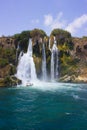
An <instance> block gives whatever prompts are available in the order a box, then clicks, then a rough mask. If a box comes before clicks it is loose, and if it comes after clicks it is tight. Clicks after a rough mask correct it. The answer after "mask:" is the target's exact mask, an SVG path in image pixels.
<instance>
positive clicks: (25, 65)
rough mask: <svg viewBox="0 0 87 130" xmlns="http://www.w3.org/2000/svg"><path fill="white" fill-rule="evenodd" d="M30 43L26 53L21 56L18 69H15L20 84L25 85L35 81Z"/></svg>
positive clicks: (30, 42)
mask: <svg viewBox="0 0 87 130" xmlns="http://www.w3.org/2000/svg"><path fill="white" fill-rule="evenodd" d="M32 53H33V52H32V41H31V39H30V40H29V45H28V49H27V53H24V54H23V56H21V58H20V60H19V63H18V67H17V74H16V76H17V78H19V79H20V80H22V83H23V84H24V83H26V82H27V81H29V82H31V81H35V80H37V75H36V69H35V64H34V61H33V57H32Z"/></svg>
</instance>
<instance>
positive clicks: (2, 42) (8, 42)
mask: <svg viewBox="0 0 87 130" xmlns="http://www.w3.org/2000/svg"><path fill="white" fill-rule="evenodd" d="M0 47H2V48H15V45H14V38H13V37H5V36H3V37H0Z"/></svg>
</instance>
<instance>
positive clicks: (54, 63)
mask: <svg viewBox="0 0 87 130" xmlns="http://www.w3.org/2000/svg"><path fill="white" fill-rule="evenodd" d="M57 78H58V48H57V46H56V43H55V42H54V44H53V47H52V49H51V81H55V80H56V79H57Z"/></svg>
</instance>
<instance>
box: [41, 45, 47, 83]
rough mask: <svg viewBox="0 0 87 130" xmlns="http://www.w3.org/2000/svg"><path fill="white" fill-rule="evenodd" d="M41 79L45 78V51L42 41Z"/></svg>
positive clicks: (44, 79)
mask: <svg viewBox="0 0 87 130" xmlns="http://www.w3.org/2000/svg"><path fill="white" fill-rule="evenodd" d="M42 79H43V81H46V80H47V69H46V52H45V46H44V43H43V45H42Z"/></svg>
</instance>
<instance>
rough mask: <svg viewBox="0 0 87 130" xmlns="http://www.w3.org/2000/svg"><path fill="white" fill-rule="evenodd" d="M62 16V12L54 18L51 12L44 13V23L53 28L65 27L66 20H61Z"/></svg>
mask: <svg viewBox="0 0 87 130" xmlns="http://www.w3.org/2000/svg"><path fill="white" fill-rule="evenodd" d="M62 16H63V13H62V12H59V13H58V15H57V17H56V18H53V16H52V15H51V14H48V15H44V25H46V26H48V27H49V28H50V29H51V30H52V29H54V28H63V27H65V24H66V21H65V20H61V19H62Z"/></svg>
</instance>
